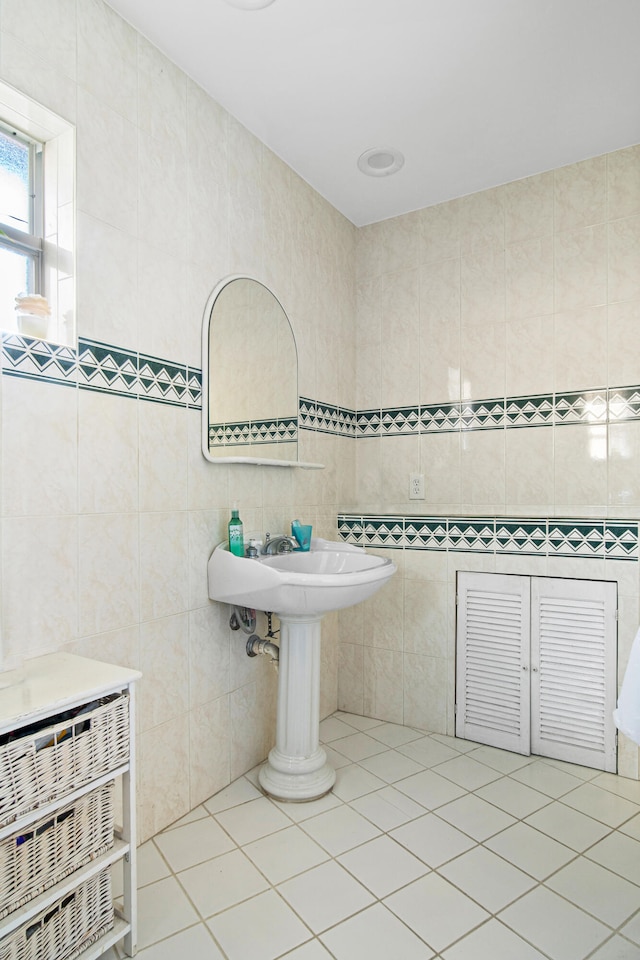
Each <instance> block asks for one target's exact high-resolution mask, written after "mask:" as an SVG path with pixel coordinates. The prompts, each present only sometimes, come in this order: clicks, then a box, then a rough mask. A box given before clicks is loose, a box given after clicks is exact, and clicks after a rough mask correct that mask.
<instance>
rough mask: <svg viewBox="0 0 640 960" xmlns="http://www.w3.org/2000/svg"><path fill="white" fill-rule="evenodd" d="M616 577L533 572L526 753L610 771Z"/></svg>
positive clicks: (613, 759)
mask: <svg viewBox="0 0 640 960" xmlns="http://www.w3.org/2000/svg"><path fill="white" fill-rule="evenodd" d="M616 605H617V590H616V584H615V583H607V582H604V581H594V580H561V579H554V578H547V577H540V578H535V577H534V578H533V579H532V583H531V752H532V753H535V754H539V755H541V756H544V757H554V758H556V759H558V760H568V761H570V762H571V763H581V764H585V765H587V766H589V767H595V768H596V769H598V770H608V771H611V772H613V773H615V771H616V737H615V727H614V723H613V717H612V714H613V710H614V708H615V697H616V669H617V667H616V619H615V615H616Z"/></svg>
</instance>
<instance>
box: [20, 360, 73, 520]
mask: <svg viewBox="0 0 640 960" xmlns="http://www.w3.org/2000/svg"><path fill="white" fill-rule="evenodd" d="M2 394H3V396H2V422H3V434H4V443H3V451H2V453H3V457H2V509H3V513H4V515H5V516H7V517H19V516H47V515H48V516H60V515H70V514H74V513H76V511H77V503H78V500H77V497H78V479H77V470H78V440H77V393H76V391H75V390H74V389H72V388H67V389H61V388H60V387H59V386H58V385H57V384H48V383H37V382H34V381H26V382H24V381H21V380H19V379H17V378H15V379H14V378H6V380H5V382H4V383H3V390H2Z"/></svg>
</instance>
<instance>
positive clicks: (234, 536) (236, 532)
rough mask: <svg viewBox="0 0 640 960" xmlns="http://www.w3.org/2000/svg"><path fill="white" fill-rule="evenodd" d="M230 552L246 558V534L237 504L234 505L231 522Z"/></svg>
mask: <svg viewBox="0 0 640 960" xmlns="http://www.w3.org/2000/svg"><path fill="white" fill-rule="evenodd" d="M229 552H230V553H232V554H233V555H234V556H236V557H244V534H243V528H242V520H241V519H240V511H239V510H238V504H237V502H234V503H233V506H232V508H231V520H229Z"/></svg>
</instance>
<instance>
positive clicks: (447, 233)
mask: <svg viewBox="0 0 640 960" xmlns="http://www.w3.org/2000/svg"><path fill="white" fill-rule="evenodd" d="M460 206H461V202H460V201H459V200H452V201H450V202H449V203H439V204H436V205H435V206H433V207H427V208H426V209H424V210H421V211H420V212H419V217H420V225H419V231H420V246H419V260H420V263H431V262H433V261H436V260H450V259H452V258H459V257H460Z"/></svg>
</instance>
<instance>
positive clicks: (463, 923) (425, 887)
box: [384, 873, 489, 952]
mask: <svg viewBox="0 0 640 960" xmlns="http://www.w3.org/2000/svg"><path fill="white" fill-rule="evenodd" d="M384 902H385V905H386V906H387V907H388V908H389V909H390V910H392V911H393V913H395V914H396V916H398V917H399V918H400V919H401V920H403V921H404V923H406V924H407V926H409V927H410V928H411V929H412V930H413V931H414V933H416V934H417V935H418V936H419V937H421V938H422V939H423V940H424V941H425V943H428V944H429V946H430V947H431V948H432V949H433V950H435V951H436V952H439V951H441V950H444V948H445V947H447V946H449V944H451V943H453V942H454V941H455V940H458V939H460V937H463V936H464V935H465V933H468V932H469V930H472V929H473V927H476V926H478V925H479V924H481V923H482V922H483V920H487V919H488V917H489V915H488V914H487V912H486V911H485V910H483V909H482V907H479V906H478V904H477V903H474V902H473V901H472V900H470V899H469V897H467V896H465V894H463V893H461V892H460V891H459V890H457V889H456V888H455V887H454V886H452V885H451V884H450V883H448V882H447V881H446V880H444V879H443V878H442V877H438V876H436V874H434V873H430V874H429V875H428V876H426V877H422V878H421V879H420V880H416V881H415V882H414V883H412V884H410V885H409V886H408V887H405V888H404V889H403V890H399V891H398V892H397V893H392V894H391V896H390V897H387V898H386V900H385V901H384Z"/></svg>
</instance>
